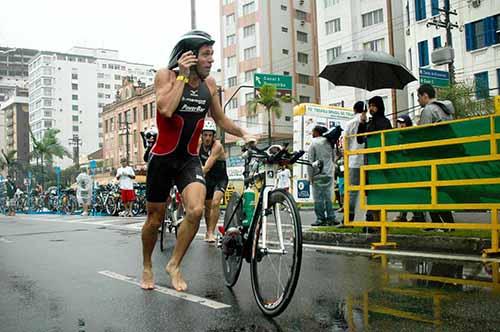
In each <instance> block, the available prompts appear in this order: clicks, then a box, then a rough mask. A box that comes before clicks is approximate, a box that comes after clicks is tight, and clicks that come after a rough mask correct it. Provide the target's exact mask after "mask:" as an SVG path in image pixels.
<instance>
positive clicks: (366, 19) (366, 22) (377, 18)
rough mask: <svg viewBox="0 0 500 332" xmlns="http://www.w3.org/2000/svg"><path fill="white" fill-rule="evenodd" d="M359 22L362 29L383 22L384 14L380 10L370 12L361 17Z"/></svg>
mask: <svg viewBox="0 0 500 332" xmlns="http://www.w3.org/2000/svg"><path fill="white" fill-rule="evenodd" d="M361 21H362V24H363V28H366V27H369V26H370V25H374V24H379V23H382V22H384V12H383V10H382V9H377V10H374V11H372V12H369V13H366V14H363V15H361Z"/></svg>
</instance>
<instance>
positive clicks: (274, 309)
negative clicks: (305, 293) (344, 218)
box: [250, 190, 302, 316]
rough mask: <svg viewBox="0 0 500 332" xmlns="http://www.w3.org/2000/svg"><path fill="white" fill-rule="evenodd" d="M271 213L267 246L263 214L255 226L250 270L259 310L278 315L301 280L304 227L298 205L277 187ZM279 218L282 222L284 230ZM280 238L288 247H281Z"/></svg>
mask: <svg viewBox="0 0 500 332" xmlns="http://www.w3.org/2000/svg"><path fill="white" fill-rule="evenodd" d="M269 212H270V213H269V214H268V215H267V223H266V225H265V232H266V245H265V247H264V243H263V231H264V225H263V221H262V217H261V216H259V218H258V219H257V223H256V225H255V227H254V228H253V229H254V232H253V238H252V239H253V240H252V241H253V242H252V255H251V261H250V271H251V278H252V290H253V294H254V297H255V300H256V301H257V304H258V306H259V309H260V310H261V311H262V312H263V313H264V314H265V315H267V316H277V315H279V314H280V313H282V312H283V310H285V309H286V307H287V306H288V304H289V303H290V301H291V299H292V296H293V293H294V292H295V288H296V286H297V282H298V280H299V274H300V266H301V262H302V227H301V222H300V215H299V212H298V210H297V205H296V203H295V201H294V199H293V197H292V196H291V195H290V193H288V192H286V191H283V190H275V191H273V192H271V193H270V194H269ZM277 221H281V230H280V229H279V225H278V222H277ZM280 237H282V239H283V244H284V248H281V246H280ZM282 249H284V250H282Z"/></svg>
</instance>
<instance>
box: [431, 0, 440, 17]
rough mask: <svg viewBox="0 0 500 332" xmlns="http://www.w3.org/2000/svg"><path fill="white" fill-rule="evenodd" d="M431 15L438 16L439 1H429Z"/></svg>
mask: <svg viewBox="0 0 500 332" xmlns="http://www.w3.org/2000/svg"><path fill="white" fill-rule="evenodd" d="M431 15H432V16H436V15H439V0H431Z"/></svg>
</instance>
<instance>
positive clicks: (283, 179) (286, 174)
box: [276, 165, 292, 191]
mask: <svg viewBox="0 0 500 332" xmlns="http://www.w3.org/2000/svg"><path fill="white" fill-rule="evenodd" d="M291 177H292V175H291V173H290V170H289V169H288V168H287V167H286V166H285V165H283V166H281V168H280V170H279V171H278V176H277V178H278V181H277V182H278V183H277V185H276V186H277V187H278V188H279V189H285V190H286V191H290V178H291Z"/></svg>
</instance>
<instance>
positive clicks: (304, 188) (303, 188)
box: [297, 180, 311, 198]
mask: <svg viewBox="0 0 500 332" xmlns="http://www.w3.org/2000/svg"><path fill="white" fill-rule="evenodd" d="M309 197H311V185H310V184H309V180H298V181H297V198H309Z"/></svg>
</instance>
